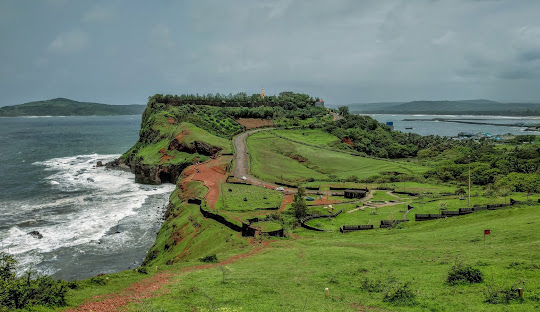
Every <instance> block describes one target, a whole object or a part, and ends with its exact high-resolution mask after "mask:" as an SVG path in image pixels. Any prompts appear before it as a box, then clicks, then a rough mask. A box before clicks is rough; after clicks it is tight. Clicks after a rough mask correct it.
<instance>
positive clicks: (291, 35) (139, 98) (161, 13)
mask: <svg viewBox="0 0 540 312" xmlns="http://www.w3.org/2000/svg"><path fill="white" fill-rule="evenodd" d="M539 14H540V1H538V0H530V1H526V0H523V1H513V0H508V1H496V0H483V1H482V0H476V1H473V0H470V1H466V0H448V1H442V0H441V1H433V0H431V1H421V0H418V1H392V0H387V1H360V0H349V1H347V0H332V1H327V0H309V1H308V0H305V1H292V0H276V1H272V0H260V1H259V0H234V1H233V0H214V1H206V0H198V1H165V0H162V1H142V0H140V1H133V0H130V1H128V0H118V1H116V0H107V1H99V0H97V1H68V0H42V1H33V0H17V1H1V2H0V40H1V42H2V44H1V46H0V60H1V64H0V105H12V104H19V103H23V102H28V101H33V100H41V99H50V98H55V97H67V98H71V99H76V100H80V101H95V102H102V103H110V104H131V103H140V104H143V103H145V102H146V100H147V98H148V96H150V95H153V94H155V93H170V94H180V93H216V92H219V93H226V94H228V93H236V92H240V91H245V92H247V93H249V94H251V93H258V92H260V89H261V88H262V87H264V88H265V90H266V93H267V94H277V93H279V92H280V91H286V90H287V91H288V90H290V91H295V92H304V93H309V94H311V95H313V96H319V97H322V98H324V99H325V100H326V102H327V103H331V104H348V103H353V102H382V101H409V100H421V99H427V100H429V99H431V100H439V99H478V98H486V99H492V100H498V101H523V102H540V92H539V91H538V90H539V88H540V18H539Z"/></svg>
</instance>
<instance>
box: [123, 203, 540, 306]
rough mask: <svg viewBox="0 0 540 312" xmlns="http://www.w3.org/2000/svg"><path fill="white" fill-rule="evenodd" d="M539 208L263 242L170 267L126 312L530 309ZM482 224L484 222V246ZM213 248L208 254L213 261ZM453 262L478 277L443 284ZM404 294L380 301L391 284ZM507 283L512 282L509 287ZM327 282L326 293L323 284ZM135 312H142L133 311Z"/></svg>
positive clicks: (534, 301) (535, 292) (536, 289)
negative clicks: (166, 278)
mask: <svg viewBox="0 0 540 312" xmlns="http://www.w3.org/2000/svg"><path fill="white" fill-rule="evenodd" d="M539 223H540V210H539V209H538V207H537V206H527V205H520V206H517V207H512V208H507V209H502V210H497V211H482V212H478V213H475V214H474V215H469V216H464V217H457V218H449V219H447V220H444V219H443V220H435V221H426V222H422V223H419V222H418V223H411V224H404V225H403V226H400V227H398V228H395V229H381V230H372V231H361V232H353V233H347V234H341V233H339V232H332V233H320V232H318V233H315V232H310V231H307V230H304V229H296V230H294V231H293V233H294V234H295V235H300V236H302V238H301V239H278V240H273V242H272V243H271V244H270V246H269V247H267V248H265V249H264V250H262V251H261V252H259V253H257V254H255V255H253V256H251V257H247V258H245V259H242V260H239V261H237V262H234V263H231V264H228V265H227V266H226V267H225V269H226V274H225V283H222V282H223V271H222V270H221V269H219V268H213V269H207V270H196V271H191V272H185V273H180V272H179V270H180V268H181V265H174V266H172V267H171V268H170V270H171V272H177V273H178V277H177V279H176V281H175V282H174V283H173V284H172V285H170V287H169V292H167V293H165V294H164V295H162V296H160V297H156V298H151V299H146V300H143V301H142V302H141V303H138V304H133V305H132V307H131V308H132V310H133V311H194V310H195V311H284V310H292V311H367V310H370V311H371V310H373V311H458V310H461V311H534V310H537V309H539V308H540V269H539V265H540V251H539V250H538V248H537V246H538V243H540V233H539V232H538V231H537V228H538V224H539ZM484 229H491V236H490V237H488V240H487V245H486V246H485V247H484V241H483V239H484V237H483V231H484ZM219 256H220V255H219V254H218V258H219ZM456 261H458V262H459V261H461V262H463V263H465V264H469V265H472V266H474V267H475V268H478V269H479V270H480V271H481V272H482V273H483V275H484V281H483V282H482V283H479V284H470V285H455V286H452V285H449V284H447V283H446V278H447V276H448V272H449V270H450V268H451V267H452V266H453V265H454V264H455V263H456ZM404 283H408V284H407V286H406V287H405V288H406V289H410V291H411V292H412V294H413V297H414V298H413V299H411V300H410V301H406V302H403V303H393V302H385V301H384V298H385V295H387V294H388V293H392V292H393V291H394V290H395V289H398V288H400V289H403V288H404V286H403V285H404ZM512 285H514V287H517V286H519V287H522V288H523V289H524V290H525V300H523V301H521V300H510V301H509V302H508V303H503V304H490V303H486V302H485V301H486V300H487V299H488V298H490V296H493V293H494V290H501V291H502V290H508V289H511V287H512ZM516 285H517V286H516ZM325 288H329V298H325V294H324V289H325ZM141 309H142V310H141Z"/></svg>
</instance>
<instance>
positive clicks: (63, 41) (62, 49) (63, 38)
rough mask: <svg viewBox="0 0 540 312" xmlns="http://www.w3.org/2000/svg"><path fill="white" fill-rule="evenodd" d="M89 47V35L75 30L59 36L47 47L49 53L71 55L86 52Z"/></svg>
mask: <svg viewBox="0 0 540 312" xmlns="http://www.w3.org/2000/svg"><path fill="white" fill-rule="evenodd" d="M87 46H88V35H87V34H86V33H85V32H83V31H80V30H74V31H70V32H66V33H62V34H60V35H58V36H57V37H56V38H55V39H54V40H53V41H52V42H51V43H50V44H49V46H48V47H47V51H49V52H51V53H55V54H56V53H58V54H71V53H77V52H80V51H82V50H84V49H85V48H86V47H87Z"/></svg>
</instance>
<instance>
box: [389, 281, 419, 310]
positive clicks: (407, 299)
mask: <svg viewBox="0 0 540 312" xmlns="http://www.w3.org/2000/svg"><path fill="white" fill-rule="evenodd" d="M415 299H416V294H415V293H414V291H413V290H412V289H411V287H410V283H409V282H405V283H399V282H398V283H396V284H394V285H393V286H392V287H390V288H389V289H387V290H386V293H385V294H384V298H383V301H384V302H389V303H392V304H397V305H414V304H415V303H416V301H415Z"/></svg>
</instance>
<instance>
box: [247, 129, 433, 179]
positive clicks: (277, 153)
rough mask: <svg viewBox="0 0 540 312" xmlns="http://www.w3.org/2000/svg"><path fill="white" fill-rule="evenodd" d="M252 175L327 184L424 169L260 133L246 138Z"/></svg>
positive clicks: (423, 168) (262, 177) (423, 169)
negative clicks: (333, 181) (340, 180)
mask: <svg viewBox="0 0 540 312" xmlns="http://www.w3.org/2000/svg"><path fill="white" fill-rule="evenodd" d="M247 145H248V148H249V150H250V168H251V173H252V174H253V175H255V176H257V177H259V178H261V179H263V180H266V181H281V180H282V179H283V180H284V181H286V182H291V183H298V182H302V181H307V180H321V181H329V180H332V177H333V176H335V177H336V178H341V179H345V178H348V177H351V176H355V177H357V178H360V179H361V178H367V177H370V176H373V175H376V174H378V173H380V172H390V171H395V172H402V173H419V172H423V171H425V170H427V169H426V168H425V167H421V166H418V165H414V164H407V163H402V162H393V161H385V160H379V159H373V158H367V157H361V156H354V155H350V154H347V153H341V152H337V151H332V150H328V149H321V148H317V147H311V146H307V145H303V144H298V143H295V142H292V141H288V140H285V139H282V138H279V137H276V136H274V135H272V134H271V133H267V132H259V133H256V134H253V135H251V136H250V137H249V138H248V139H247Z"/></svg>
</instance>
